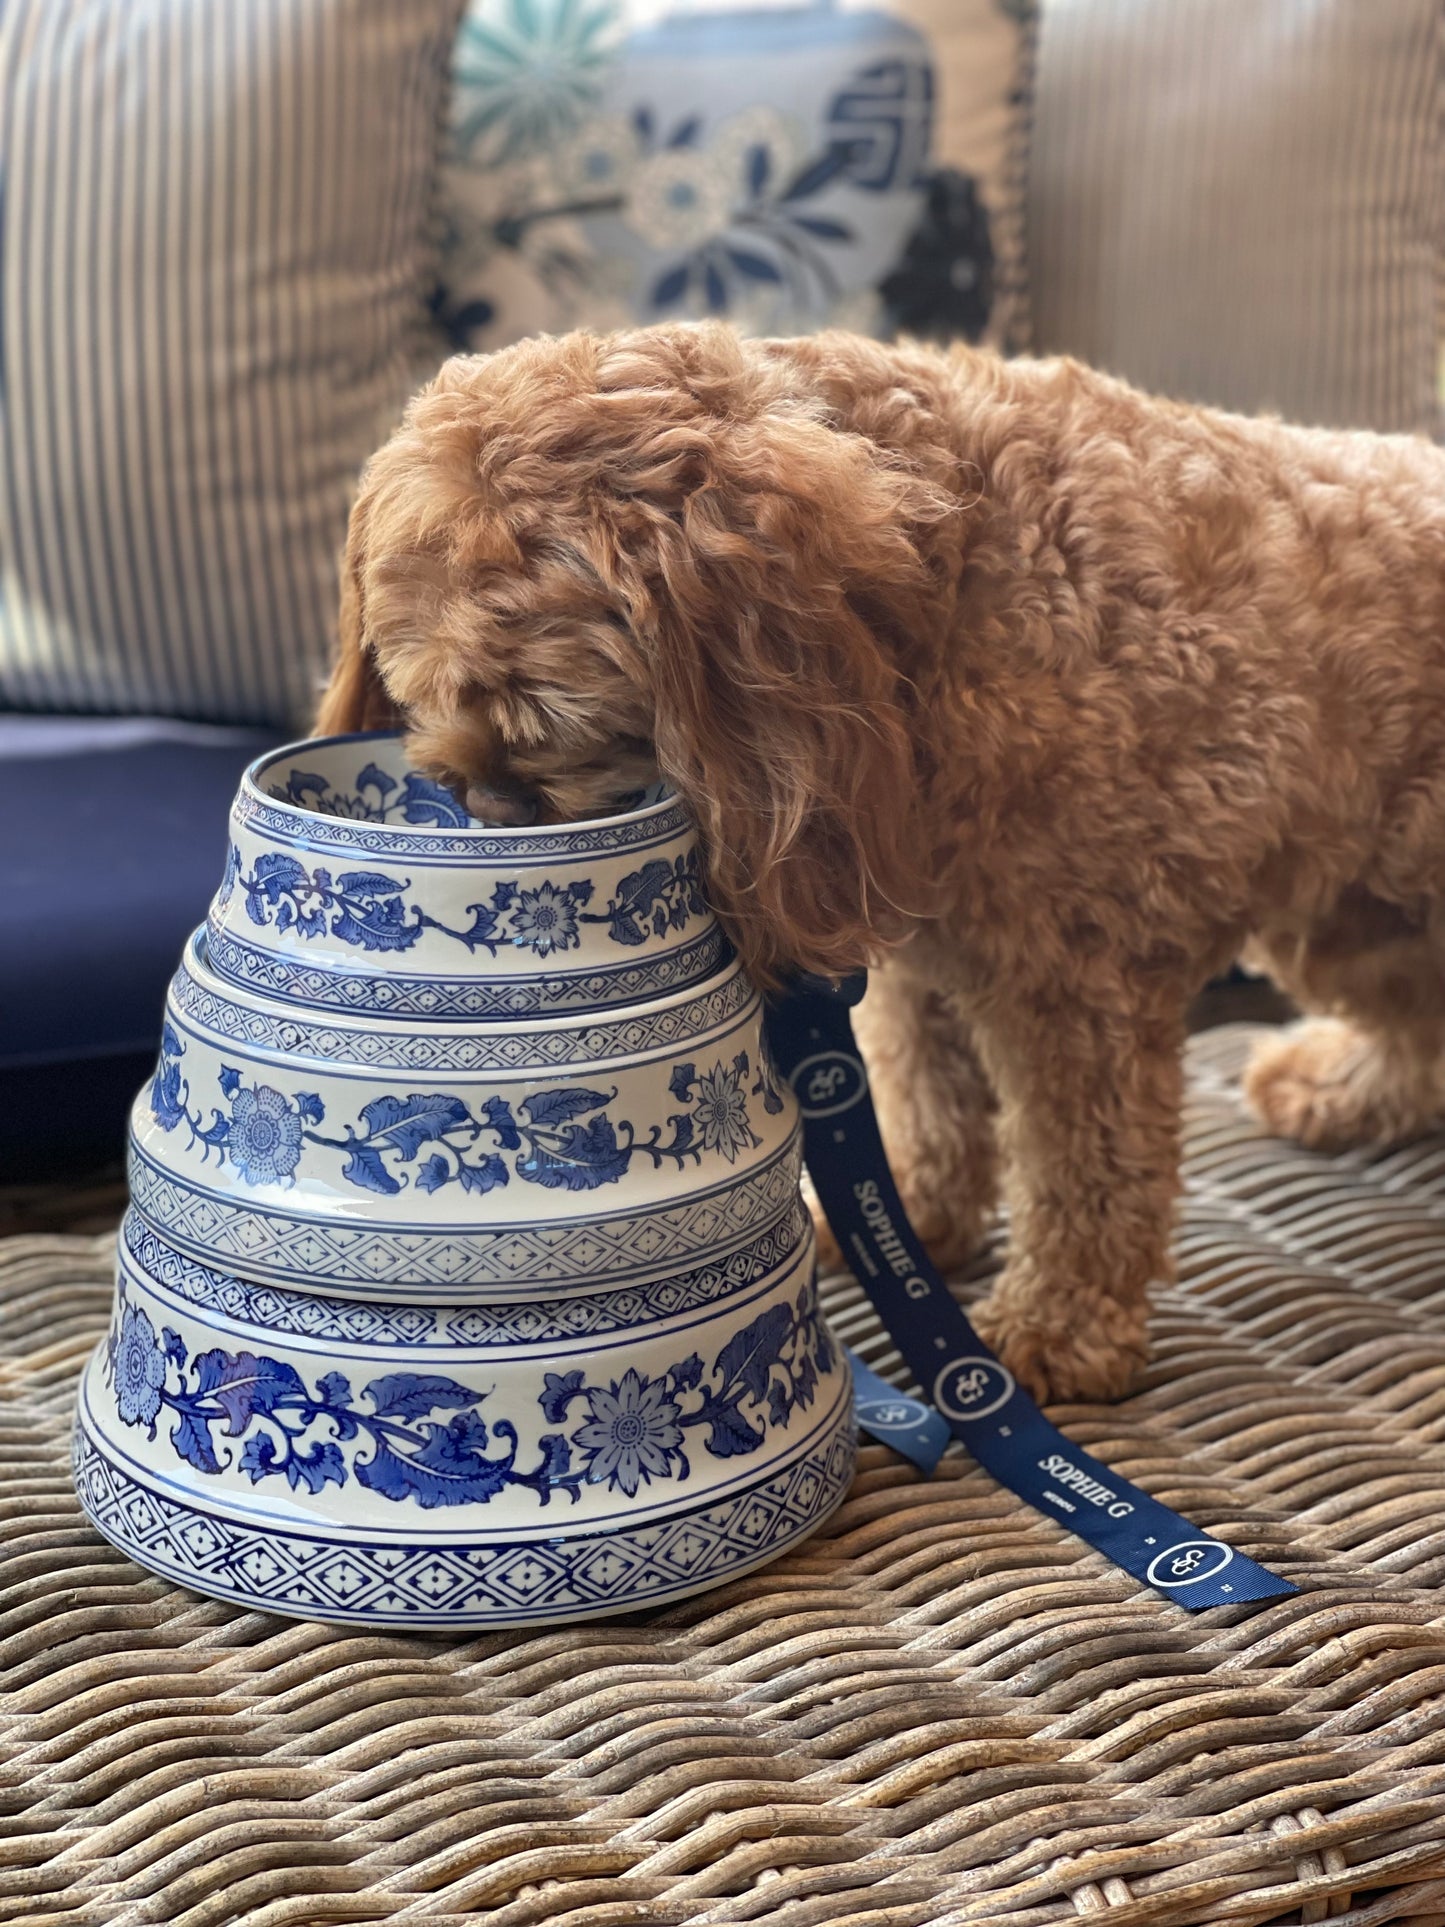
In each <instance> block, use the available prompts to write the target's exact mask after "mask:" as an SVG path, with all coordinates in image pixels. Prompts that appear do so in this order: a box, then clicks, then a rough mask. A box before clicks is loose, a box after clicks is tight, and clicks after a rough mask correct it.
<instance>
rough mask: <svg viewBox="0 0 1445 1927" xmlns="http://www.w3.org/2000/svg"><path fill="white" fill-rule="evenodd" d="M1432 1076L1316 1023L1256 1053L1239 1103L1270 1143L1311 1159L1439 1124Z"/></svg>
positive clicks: (1336, 1025) (1339, 1027)
mask: <svg viewBox="0 0 1445 1927" xmlns="http://www.w3.org/2000/svg"><path fill="white" fill-rule="evenodd" d="M1432 1069H1433V1067H1431V1066H1428V1065H1424V1064H1421V1065H1410V1064H1409V1063H1408V1062H1407V1061H1406V1060H1405V1059H1403V1058H1398V1057H1387V1056H1386V1054H1385V1052H1384V1050H1383V1048H1382V1047H1381V1045H1380V1044H1379V1043H1377V1042H1376V1041H1375V1040H1374V1039H1372V1038H1370V1037H1368V1036H1366V1035H1365V1034H1364V1033H1363V1032H1361V1031H1358V1030H1356V1029H1354V1027H1353V1026H1352V1025H1350V1024H1346V1023H1341V1022H1340V1021H1339V1020H1338V1019H1336V1018H1332V1017H1319V1018H1314V1019H1312V1020H1311V1021H1310V1022H1308V1023H1305V1024H1301V1025H1298V1026H1296V1027H1295V1028H1293V1029H1292V1030H1289V1031H1287V1032H1285V1033H1284V1035H1282V1036H1280V1037H1272V1038H1270V1039H1268V1040H1267V1041H1266V1042H1265V1043H1263V1044H1260V1045H1258V1046H1257V1047H1256V1049H1255V1052H1254V1055H1253V1057H1252V1058H1251V1059H1250V1061H1249V1064H1248V1066H1247V1068H1246V1070H1245V1073H1244V1099H1245V1102H1246V1103H1247V1104H1248V1105H1249V1107H1250V1109H1251V1110H1252V1111H1253V1112H1254V1114H1255V1116H1256V1117H1257V1118H1258V1119H1259V1121H1260V1122H1261V1124H1263V1125H1264V1126H1265V1128H1266V1129H1267V1130H1269V1131H1270V1132H1272V1133H1273V1135H1274V1136H1275V1137H1288V1138H1294V1139H1295V1140H1296V1141H1297V1142H1298V1143H1300V1144H1303V1145H1305V1146H1306V1147H1307V1148H1308V1149H1309V1150H1312V1151H1344V1150H1348V1149H1349V1148H1350V1147H1351V1146H1352V1145H1356V1144H1391V1143H1397V1142H1399V1141H1400V1140H1401V1139H1403V1138H1408V1137H1414V1136H1417V1135H1418V1134H1419V1133H1420V1132H1422V1131H1425V1130H1428V1129H1429V1128H1430V1127H1431V1126H1432V1125H1434V1124H1437V1123H1438V1122H1439V1121H1440V1110H1441V1105H1440V1098H1441V1093H1440V1091H1439V1089H1438V1085H1437V1081H1436V1079H1435V1078H1434V1077H1433V1076H1432V1074H1431V1073H1432Z"/></svg>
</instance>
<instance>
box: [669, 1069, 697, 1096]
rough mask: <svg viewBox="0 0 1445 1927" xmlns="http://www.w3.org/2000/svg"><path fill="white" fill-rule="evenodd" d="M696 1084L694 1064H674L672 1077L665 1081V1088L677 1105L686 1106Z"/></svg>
mask: <svg viewBox="0 0 1445 1927" xmlns="http://www.w3.org/2000/svg"><path fill="white" fill-rule="evenodd" d="M696 1082H697V1066H696V1065H695V1064H674V1065H673V1067H672V1076H671V1077H669V1078H668V1080H667V1088H668V1089H669V1090H670V1091H671V1092H672V1095H673V1096H674V1097H675V1098H676V1099H677V1101H678V1103H679V1104H686V1102H687V1100H688V1097H689V1095H690V1094H691V1091H692V1087H693V1085H694V1084H695V1083H696Z"/></svg>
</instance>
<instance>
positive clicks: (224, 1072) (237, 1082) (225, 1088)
mask: <svg viewBox="0 0 1445 1927" xmlns="http://www.w3.org/2000/svg"><path fill="white" fill-rule="evenodd" d="M216 1082H217V1083H218V1084H219V1085H220V1087H221V1095H222V1097H234V1096H235V1095H236V1093H237V1091H239V1090H240V1088H241V1073H240V1072H239V1071H237V1070H232V1068H231V1066H230V1065H229V1064H223V1065H222V1066H221V1075H220V1076H219V1077H218V1078H217V1079H216Z"/></svg>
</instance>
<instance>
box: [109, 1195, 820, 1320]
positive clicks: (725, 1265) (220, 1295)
mask: <svg viewBox="0 0 1445 1927" xmlns="http://www.w3.org/2000/svg"><path fill="white" fill-rule="evenodd" d="M807 1232H808V1214H807V1211H806V1208H805V1207H804V1205H803V1201H802V1198H801V1196H800V1195H799V1194H797V1193H796V1192H795V1193H794V1196H793V1202H792V1206H791V1208H790V1209H789V1210H787V1211H785V1212H784V1213H783V1215H782V1216H781V1217H780V1218H778V1219H777V1220H776V1221H775V1222H774V1223H773V1224H771V1225H769V1226H768V1228H767V1229H766V1230H765V1231H763V1232H761V1233H760V1234H759V1235H758V1236H757V1237H756V1238H753V1239H752V1240H750V1241H749V1242H748V1243H747V1244H745V1245H742V1246H740V1247H739V1248H738V1250H736V1251H734V1252H732V1253H730V1254H729V1256H727V1257H726V1258H719V1259H716V1260H714V1261H713V1262H712V1263H710V1264H706V1265H700V1266H698V1267H696V1268H695V1269H694V1270H692V1271H685V1272H680V1273H678V1274H677V1275H676V1276H674V1277H670V1278H659V1279H656V1280H654V1281H653V1282H652V1283H651V1284H647V1285H642V1286H632V1287H629V1288H628V1289H626V1290H623V1291H607V1292H599V1293H597V1294H595V1295H594V1296H592V1297H585V1298H584V1297H578V1296H570V1295H569V1296H566V1297H561V1298H552V1299H534V1300H529V1301H528V1302H526V1303H522V1304H487V1305H433V1304H426V1303H423V1304H413V1305H397V1304H385V1303H381V1302H377V1301H375V1300H372V1299H355V1298H331V1297H326V1296H323V1295H322V1294H321V1293H319V1292H307V1291H287V1290H285V1289H284V1288H283V1287H282V1286H280V1285H258V1284H252V1283H250V1282H249V1281H247V1280H246V1279H243V1278H237V1277H233V1276H230V1275H228V1274H227V1273H225V1272H221V1271H214V1270H212V1269H211V1267H210V1266H209V1265H204V1264H201V1263H199V1262H198V1261H197V1260H195V1259H193V1258H188V1257H187V1256H186V1255H185V1254H184V1253H183V1252H180V1251H176V1250H174V1249H173V1248H172V1246H170V1245H168V1244H167V1243H166V1241H165V1240H164V1239H163V1238H159V1237H157V1235H156V1234H155V1232H154V1231H152V1230H151V1228H150V1226H149V1225H148V1224H147V1223H146V1222H145V1220H144V1219H143V1218H142V1217H141V1216H140V1215H139V1213H137V1212H136V1211H134V1210H132V1211H129V1212H127V1213H126V1216H125V1220H124V1222H123V1224H122V1225H121V1240H122V1243H123V1245H124V1248H125V1250H126V1251H127V1252H128V1253H129V1255H130V1258H131V1260H132V1261H133V1262H134V1264H135V1266H136V1268H137V1269H138V1270H139V1271H140V1272H142V1273H143V1274H144V1275H145V1276H146V1277H148V1278H152V1279H154V1280H155V1282H156V1283H157V1284H159V1285H161V1286H163V1287H164V1288H165V1289H166V1290H167V1291H168V1292H170V1293H171V1294H172V1295H173V1296H174V1297H176V1298H179V1299H182V1300H183V1301H184V1302H185V1303H187V1304H190V1305H195V1306H197V1307H199V1308H200V1309H202V1310H207V1311H214V1312H218V1313H220V1314H221V1316H223V1317H225V1318H228V1319H230V1320H232V1321H233V1322H235V1323H236V1324H241V1325H251V1326H254V1327H255V1328H256V1330H258V1331H261V1332H265V1333H267V1334H269V1335H278V1334H279V1335H282V1336H290V1337H297V1338H310V1339H319V1340H322V1341H327V1340H330V1341H331V1342H333V1343H337V1344H344V1345H386V1346H395V1345H408V1346H432V1345H435V1346H445V1347H448V1348H455V1347H457V1346H463V1347H473V1346H482V1345H537V1344H547V1343H549V1342H556V1343H564V1342H571V1341H574V1340H576V1339H578V1338H594V1337H599V1336H606V1335H608V1334H610V1333H613V1332H618V1331H631V1330H636V1329H639V1328H644V1327H646V1326H648V1325H652V1324H656V1323H658V1322H659V1321H661V1320H663V1319H666V1318H674V1317H677V1316H679V1315H680V1314H682V1313H684V1312H688V1311H695V1310H697V1309H698V1308H699V1307H700V1306H703V1305H710V1304H714V1303H715V1302H716V1301H717V1300H718V1299H719V1298H725V1297H732V1296H733V1295H735V1294H737V1293H742V1292H746V1291H748V1290H749V1289H750V1287H751V1286H753V1285H755V1284H757V1283H759V1282H761V1280H763V1279H764V1278H766V1277H767V1276H768V1275H769V1274H770V1273H771V1272H773V1271H776V1270H778V1269H779V1268H780V1267H781V1266H782V1265H784V1264H786V1263H787V1261H788V1260H789V1259H790V1258H792V1257H793V1256H794V1255H795V1254H796V1253H797V1251H798V1250H799V1248H800V1247H801V1245H802V1244H803V1241H804V1239H805V1238H806V1236H807Z"/></svg>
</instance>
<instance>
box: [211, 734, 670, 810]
mask: <svg viewBox="0 0 1445 1927" xmlns="http://www.w3.org/2000/svg"><path fill="white" fill-rule="evenodd" d="M247 783H248V785H249V786H250V787H252V788H253V789H255V790H257V791H258V792H259V793H260V794H261V795H262V796H264V797H266V798H267V800H268V801H270V802H272V803H275V804H280V805H282V806H283V807H286V808H290V809H294V810H297V811H299V812H301V813H302V814H304V815H311V816H339V817H346V818H349V819H351V820H352V821H354V822H363V823H385V824H392V825H395V826H396V827H398V828H401V827H410V828H413V829H436V830H478V831H485V832H486V834H487V835H488V836H492V837H495V836H506V835H507V834H508V829H507V828H506V827H503V826H494V825H491V824H487V823H483V822H481V821H479V820H478V819H477V818H476V817H474V816H471V815H469V814H468V812H467V811H466V810H465V809H464V808H463V806H462V805H461V804H460V803H459V802H458V801H457V799H456V797H455V796H453V795H452V793H451V791H450V790H448V789H443V788H442V786H441V785H440V784H439V783H435V782H433V781H432V779H431V778H430V777H428V776H423V775H422V774H421V773H420V771H418V770H415V769H413V768H412V767H411V765H410V763H409V762H408V761H407V755H406V750H405V747H404V745H403V743H402V739H401V735H400V733H399V732H397V731H394V730H389V731H382V732H374V733H370V734H366V735H359V736H320V737H315V738H313V739H312V740H311V741H309V742H301V743H288V744H287V745H286V747H285V748H283V749H278V750H272V751H271V752H269V753H268V754H267V755H265V756H263V757H261V758H260V759H259V760H258V761H257V762H255V763H253V764H252V766H251V768H250V770H249V771H248V773H247ZM669 800H670V799H669V792H668V791H667V789H666V787H665V785H663V784H660V783H658V784H654V785H653V787H652V788H651V789H649V790H647V791H645V792H643V793H642V794H641V795H638V796H631V797H627V798H625V799H624V800H623V801H622V802H621V803H619V806H618V808H617V810H616V811H615V812H613V813H612V814H611V815H609V816H608V817H607V818H605V819H601V820H605V821H607V822H616V821H617V819H618V817H619V816H624V815H645V814H647V812H648V811H650V810H653V809H657V808H660V807H662V806H663V805H664V804H665V803H667V802H668V801H669ZM568 827H571V826H570V825H569V826H568ZM577 827H579V828H580V827H584V826H582V825H578V826H577ZM512 834H515V835H519V836H525V835H526V834H528V832H527V831H526V830H519V831H513V832H512ZM532 834H535V830H534V831H533V832H532Z"/></svg>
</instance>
